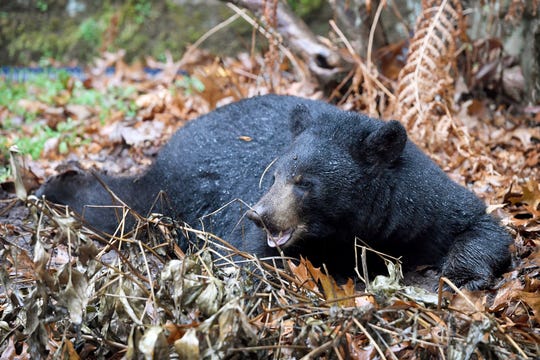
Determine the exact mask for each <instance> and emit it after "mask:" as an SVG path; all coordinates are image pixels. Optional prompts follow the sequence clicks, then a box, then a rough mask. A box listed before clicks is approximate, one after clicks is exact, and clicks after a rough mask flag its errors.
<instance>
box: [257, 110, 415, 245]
mask: <svg viewBox="0 0 540 360" xmlns="http://www.w3.org/2000/svg"><path fill="white" fill-rule="evenodd" d="M290 130H291V132H292V135H293V141H292V143H291V145H290V146H289V148H288V149H286V151H285V153H284V154H283V155H282V156H280V157H279V158H278V159H277V160H276V162H275V163H274V164H273V165H272V167H271V169H270V171H271V172H273V176H274V183H273V185H272V186H271V187H270V189H269V190H268V191H267V192H266V194H265V195H263V197H262V198H261V199H260V200H259V201H258V202H257V204H256V205H254V206H253V208H252V209H251V210H250V211H249V212H248V214H247V216H248V217H249V218H250V219H251V220H253V221H254V222H255V224H257V226H259V227H261V228H262V229H264V231H265V232H266V235H267V236H266V237H267V242H268V246H270V247H283V248H288V247H291V245H292V247H299V248H303V247H304V246H305V245H307V244H305V242H310V243H311V242H312V241H313V240H325V239H328V240H332V241H348V242H350V241H353V239H354V237H355V236H362V235H364V234H361V233H357V232H361V231H359V229H360V230H362V229H366V231H371V230H370V229H369V227H370V222H371V220H370V219H371V217H372V216H381V215H380V214H377V211H380V210H377V207H378V206H379V204H377V203H376V202H377V198H378V197H377V196H376V194H375V193H374V192H381V191H383V192H386V191H390V190H391V189H390V188H391V187H392V184H391V183H392V179H391V173H392V169H393V168H395V167H396V166H399V164H400V163H401V162H402V154H403V151H404V148H405V145H406V143H407V134H406V131H405V129H404V128H403V126H402V125H401V124H400V123H399V122H397V121H389V122H386V123H385V122H382V121H380V120H376V119H372V118H369V117H366V116H364V115H360V114H357V113H352V112H346V111H341V110H335V111H330V112H328V111H326V112H324V113H319V114H312V113H311V112H310V110H309V109H308V108H307V107H306V106H303V105H298V106H297V107H296V108H294V110H293V111H292V113H291V115H290Z"/></svg>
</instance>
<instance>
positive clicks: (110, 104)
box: [0, 72, 137, 159]
mask: <svg viewBox="0 0 540 360" xmlns="http://www.w3.org/2000/svg"><path fill="white" fill-rule="evenodd" d="M136 92H137V91H136V89H135V88H134V87H131V86H128V87H111V88H107V89H105V90H103V91H99V90H96V89H87V88H85V87H84V85H83V83H82V82H81V81H79V80H76V79H73V78H71V77H70V75H69V74H68V73H66V72H59V73H57V74H56V75H55V76H54V77H51V76H49V75H48V74H42V75H37V76H35V77H32V78H30V79H28V80H27V81H25V82H15V81H2V80H0V108H5V109H7V115H4V118H3V119H1V120H2V121H1V123H0V131H1V132H2V133H4V134H6V133H10V134H16V136H14V137H12V141H11V142H12V143H11V144H8V143H7V140H5V139H4V141H2V143H5V144H2V154H1V155H3V158H4V159H6V158H7V157H6V155H7V154H6V152H7V147H9V146H10V145H13V144H16V145H17V146H18V147H19V148H20V149H21V151H22V152H23V153H25V154H29V155H31V156H32V158H34V159H37V158H39V157H40V156H41V154H42V152H43V149H44V147H45V144H46V142H47V141H49V140H50V139H53V138H56V139H58V141H57V146H58V148H57V150H58V152H59V153H61V154H65V153H67V152H68V151H69V149H70V148H72V147H76V146H79V145H81V144H85V143H87V142H88V141H90V140H89V139H87V138H86V134H85V129H84V124H82V123H81V122H80V121H78V120H74V119H71V118H69V117H67V118H66V119H65V120H64V121H60V122H58V123H56V125H55V126H54V128H52V127H50V126H49V125H47V124H46V119H45V118H44V116H43V114H42V111H43V110H42V109H43V108H44V107H45V108H46V107H51V108H57V107H62V106H66V105H70V104H77V105H85V106H88V107H89V108H90V109H92V110H93V111H95V112H96V113H97V117H98V119H99V120H100V121H101V123H102V124H104V123H106V121H107V119H108V118H109V117H110V115H111V114H113V113H117V112H119V111H120V112H122V113H123V114H124V116H125V117H133V116H135V115H136V111H137V108H136V105H135V102H134V98H135V97H136V95H137V93H136ZM21 100H25V101H29V102H36V103H39V104H40V106H37V107H36V106H30V107H28V106H26V107H25V106H21Z"/></svg>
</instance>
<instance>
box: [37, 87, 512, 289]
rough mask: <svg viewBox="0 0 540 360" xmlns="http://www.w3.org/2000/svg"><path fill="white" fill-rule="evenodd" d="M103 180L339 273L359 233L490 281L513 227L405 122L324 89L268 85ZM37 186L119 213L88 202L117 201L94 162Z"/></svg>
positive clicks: (137, 199) (252, 248) (97, 218)
mask: <svg viewBox="0 0 540 360" xmlns="http://www.w3.org/2000/svg"><path fill="white" fill-rule="evenodd" d="M274 161H275V163H273V162H274ZM270 164H272V165H271V166H270V167H269V168H268V169H267V167H268V166H269V165H270ZM265 169H266V170H268V171H267V174H266V176H264V177H262V179H261V176H262V175H263V173H264V172H265ZM272 177H273V178H274V183H273V185H272V183H271V178H272ZM103 180H104V182H105V183H107V184H108V185H109V187H110V188H111V189H112V190H113V191H114V192H115V193H116V194H117V195H118V196H119V197H120V198H121V199H122V200H124V201H125V202H126V203H127V204H128V205H130V206H131V207H133V208H134V209H135V210H136V211H139V212H140V213H142V214H146V213H147V212H148V211H149V210H150V209H149V208H150V206H151V205H152V204H153V203H154V200H155V199H156V197H157V196H158V194H159V192H160V191H164V192H165V193H166V194H167V197H168V199H169V203H168V205H164V206H163V207H162V208H159V207H158V208H157V209H155V211H157V212H162V213H163V212H164V213H166V214H168V215H171V216H174V217H176V218H178V219H181V220H183V221H185V222H187V223H188V224H191V225H192V226H194V227H197V226H204V227H205V229H206V230H208V231H211V232H214V233H215V234H216V235H218V236H221V237H223V238H224V239H226V240H228V241H230V242H231V243H232V244H233V245H235V246H237V247H239V248H240V249H243V250H246V251H248V252H253V253H255V254H258V255H260V256H266V255H275V254H276V251H275V249H274V247H275V246H280V247H282V248H283V249H284V251H285V253H286V254H287V253H288V254H293V255H298V254H302V255H305V256H307V257H308V258H310V259H312V260H314V261H315V262H318V263H321V262H324V263H326V264H327V265H328V266H329V269H330V271H334V272H336V273H339V274H350V273H351V272H352V268H353V267H354V260H355V259H354V247H353V246H354V243H355V237H357V238H359V239H361V240H362V241H364V242H365V243H367V244H369V245H370V246H371V247H373V248H374V249H376V250H379V251H382V252H385V253H388V254H390V255H394V256H401V257H402V258H403V260H404V263H405V265H406V266H409V267H413V266H416V265H424V264H432V265H437V266H438V267H439V268H440V269H441V271H442V275H444V276H447V277H449V278H450V279H452V280H453V281H454V282H455V283H456V284H457V285H459V286H467V287H469V288H483V287H486V286H489V284H490V282H491V281H492V280H493V277H494V276H496V275H497V274H499V273H500V272H501V271H503V270H504V269H505V267H507V266H508V264H509V259H510V256H509V250H508V245H509V244H510V243H511V238H510V236H509V235H508V234H507V233H506V232H505V231H504V230H503V229H502V228H501V227H500V226H499V225H498V224H497V223H496V221H495V220H494V219H493V218H492V217H491V216H489V215H487V214H486V212H485V206H484V204H483V203H482V201H480V200H479V199H478V198H477V197H476V196H475V195H474V194H473V193H471V192H470V191H468V190H467V189H465V188H464V187H462V186H459V185H458V184H456V183H454V182H452V181H451V180H450V179H449V178H448V177H447V176H446V174H444V172H443V171H442V170H441V169H440V168H439V167H437V166H436V165H435V164H434V163H433V162H432V161H431V160H430V159H429V158H428V157H427V156H426V155H425V154H423V153H422V152H421V151H420V150H419V149H418V148H417V147H416V146H415V145H414V144H413V143H412V142H411V141H409V140H408V138H407V134H406V132H405V129H404V128H403V127H402V126H401V125H400V124H399V123H398V122H396V121H390V122H382V121H380V120H376V119H372V118H369V117H366V116H364V115H361V114H357V113H352V112H345V111H342V110H339V109H338V108H336V107H334V106H331V105H328V104H325V103H323V102H319V101H312V100H307V99H301V98H296V97H290V96H276V95H267V96H261V97H255V98H251V99H246V100H243V101H239V102H237V103H234V104H231V105H227V106H224V107H222V108H219V109H217V110H215V111H213V112H211V113H209V114H207V115H204V116H202V117H200V118H199V119H197V120H194V121H191V122H189V123H188V124H187V125H186V126H184V127H183V128H182V129H180V130H179V131H178V132H177V133H176V134H175V135H174V136H173V137H172V138H171V140H170V141H169V143H168V144H167V145H166V146H165V147H164V148H163V149H162V150H161V151H160V153H159V155H158V157H157V159H156V161H155V162H154V164H153V165H152V166H151V167H150V169H149V170H148V171H147V172H146V173H144V174H143V175H141V176H139V177H136V178H127V177H126V178H121V177H119V178H114V177H110V176H105V177H104V178H103ZM265 192H266V193H265ZM38 195H45V196H46V197H47V198H48V199H49V200H52V201H55V202H59V203H63V204H67V205H70V206H72V207H73V208H74V209H75V210H76V211H78V212H82V211H83V210H84V212H85V219H86V220H87V221H88V222H89V223H90V224H91V225H94V226H96V227H99V228H101V229H104V230H106V231H108V232H112V231H113V230H114V228H115V227H116V225H117V220H116V219H115V217H114V213H113V212H112V210H111V209H95V208H84V206H85V205H89V204H110V203H111V197H110V194H108V193H107V192H106V191H105V189H104V188H103V187H102V186H101V185H100V184H99V182H98V181H97V180H96V179H95V177H94V176H92V175H91V174H88V173H83V172H78V171H70V172H67V173H65V174H63V175H59V176H57V177H54V178H52V179H50V180H48V181H47V183H45V184H44V185H43V186H42V188H41V189H40V190H39V191H38ZM235 199H240V200H242V201H243V202H245V203H246V204H248V205H253V204H254V203H255V202H257V200H259V199H260V200H259V201H258V202H257V204H256V205H255V206H254V207H253V209H252V210H250V211H249V212H248V214H247V215H248V217H249V218H250V219H252V220H253V223H255V224H257V225H258V226H259V227H260V228H259V227H256V226H254V225H253V223H252V222H248V221H242V219H243V217H244V215H245V214H246V210H247V208H246V207H245V206H243V205H242V204H241V203H240V202H233V203H231V204H229V205H227V204H228V203H230V202H231V201H233V200H235ZM165 204H166V202H165ZM224 205H227V206H225V207H224V208H223V209H222V210H220V211H219V212H217V213H216V214H214V215H212V216H210V217H205V215H208V214H210V213H213V212H214V211H215V210H217V209H219V208H221V207H222V206H224ZM104 212H108V213H106V214H104ZM201 218H204V221H201ZM261 228H262V229H264V230H262V229H261Z"/></svg>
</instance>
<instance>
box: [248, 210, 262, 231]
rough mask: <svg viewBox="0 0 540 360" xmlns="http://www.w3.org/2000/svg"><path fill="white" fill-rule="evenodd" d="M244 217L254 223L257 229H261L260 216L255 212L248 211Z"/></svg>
mask: <svg viewBox="0 0 540 360" xmlns="http://www.w3.org/2000/svg"><path fill="white" fill-rule="evenodd" d="M246 216H247V217H248V219H250V220H251V221H253V222H254V223H255V225H257V226H258V227H261V228H262V227H264V223H263V220H262V217H261V215H259V213H258V212H257V211H255V210H248V211H247V213H246Z"/></svg>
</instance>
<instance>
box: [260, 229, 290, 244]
mask: <svg viewBox="0 0 540 360" xmlns="http://www.w3.org/2000/svg"><path fill="white" fill-rule="evenodd" d="M293 233H294V229H293V228H290V229H287V230H284V231H280V232H279V233H277V234H273V233H270V232H269V231H267V232H266V241H267V242H268V246H270V247H273V248H275V247H278V246H283V245H285V244H286V243H287V242H288V241H289V240H290V239H291V238H292V235H293Z"/></svg>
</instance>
